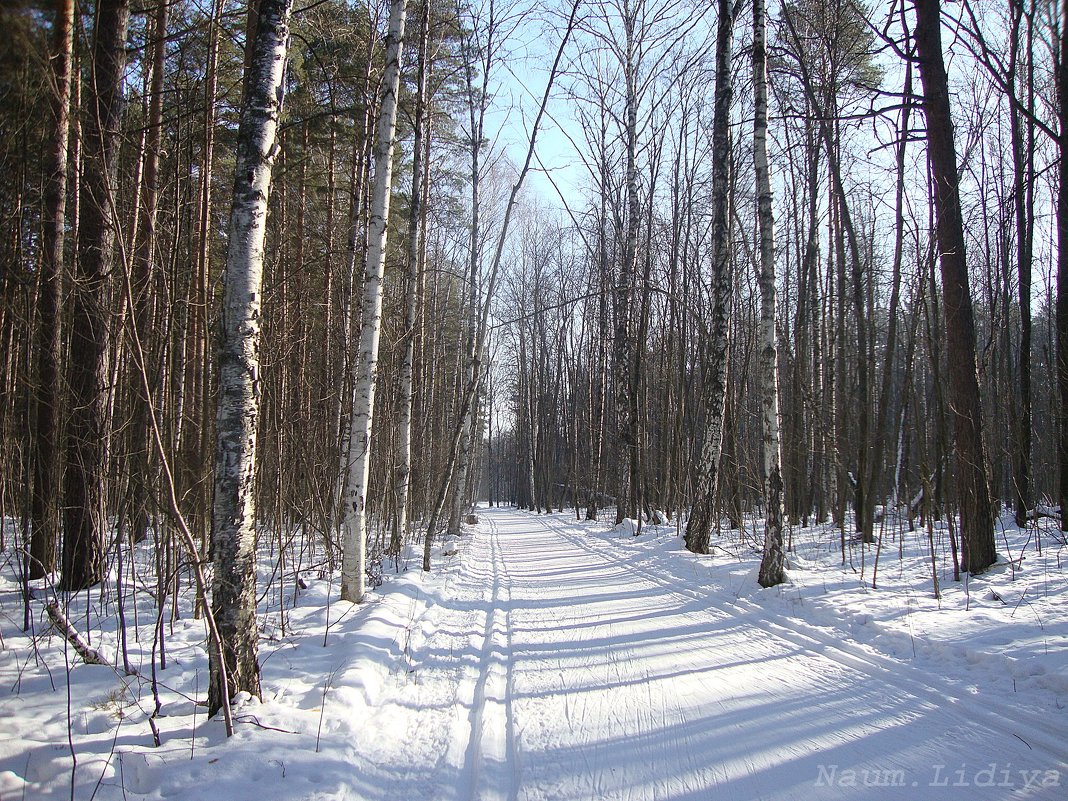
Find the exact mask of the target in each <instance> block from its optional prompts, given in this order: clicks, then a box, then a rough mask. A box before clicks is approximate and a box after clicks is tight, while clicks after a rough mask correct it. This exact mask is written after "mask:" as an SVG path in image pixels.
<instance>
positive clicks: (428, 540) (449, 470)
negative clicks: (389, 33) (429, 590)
mask: <svg viewBox="0 0 1068 801" xmlns="http://www.w3.org/2000/svg"><path fill="white" fill-rule="evenodd" d="M580 2H581V0H575V2H574V3H573V4H572V6H571V15H570V16H569V17H568V21H567V29H566V30H565V32H564V35H563V38H562V39H561V40H560V47H559V48H558V49H557V51H556V57H555V59H554V60H553V65H552V69H551V70H550V71H549V78H548V81H547V82H546V85H545V93H544V94H543V95H542V99H541V105H540V106H539V107H538V113H537V116H535V118H534V122H533V125H532V126H531V131H530V142H529V145H528V147H527V156H526V160H525V161H524V162H523V167H522V169H520V171H519V175H518V177H517V178H516V181H515V183H514V184H512V191H511V193H510V194H509V196H508V203H507V205H506V206H505V208H504V219H503V220H502V221H501V230H500V232H499V233H498V235H497V245H496V247H495V249H494V253H493V262H492V263H491V264H490V270H489V279H488V281H487V285H486V302H484V303H483V304H482V311H481V315H480V318H479V320H478V328H477V331H478V336H477V337H476V340H475V348H474V351H473V356H472V368H473V369H472V370H471V380H470V382H469V383H468V384H467V386H466V388H465V390H464V392H463V394H462V396H461V405H460V409H459V412H458V422H457V425H456V427H455V428H454V429H453V431H452V436H451V440H450V442H449V445H448V451H447V454H448V455H447V458H446V464H445V471H444V473H443V474H442V476H441V478H440V479H439V480H438V486H437V493H436V497H435V500H434V505H433V506H432V507H431V509H430V517H429V519H428V520H427V526H426V536H425V537H424V539H423V570H426V571H428V570H430V555H431V550H432V548H433V545H434V536H435V534H436V533H437V525H438V519H439V517H440V516H441V511H442V509H443V508H444V506H445V496H446V494H447V492H448V489H449V483H450V482H451V481H452V476H453V471H454V469H455V467H456V459H457V456H458V452H459V443H460V435H461V434H462V431H463V429H462V427H463V425H464V421H465V420H466V419H467V414H468V413H469V411H470V410H471V408H472V406H473V405H474V404H475V403H476V401H477V396H478V392H479V384H480V382H481V380H482V374H481V363H482V354H483V352H484V350H485V345H486V333H487V330H488V328H487V321H488V318H489V313H490V304H489V298H492V297H493V292H494V289H495V288H496V286H497V276H498V274H499V272H500V266H501V259H502V256H503V255H504V245H505V242H506V241H507V237H508V227H509V223H510V221H511V219H512V212H513V211H514V210H515V206H516V201H517V199H518V197H519V192H520V190H521V189H522V188H523V182H524V181H525V180H526V177H527V173H528V172H529V171H530V164H531V161H532V160H533V158H534V149H535V146H536V144H537V140H538V129H539V126H540V125H541V120H542V117H543V116H544V115H545V108H546V106H547V105H548V103H549V94H550V93H551V92H552V88H553V83H554V82H555V81H556V76H557V74H558V71H559V68H560V60H561V58H562V57H563V54H564V48H565V47H567V43H568V40H569V39H570V38H571V34H572V32H573V31H574V29H575V19H576V15H577V14H578V9H579V3H580Z"/></svg>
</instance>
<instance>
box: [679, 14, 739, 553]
mask: <svg viewBox="0 0 1068 801" xmlns="http://www.w3.org/2000/svg"><path fill="white" fill-rule="evenodd" d="M718 8H719V25H718V29H717V34H716V101H715V109H714V112H713V119H712V158H713V159H714V163H713V165H712V234H711V235H712V271H713V273H712V281H713V292H714V295H715V297H714V300H713V309H712V324H711V332H710V333H711V336H710V342H709V345H708V351H707V354H708V355H707V363H706V364H705V381H704V392H705V399H706V400H705V416H706V418H705V432H704V440H703V443H702V446H701V451H700V455H699V456H698V463H697V469H696V470H695V471H694V474H695V476H696V487H695V490H696V496H695V499H694V503H693V510H692V511H691V513H690V519H689V520H688V521H687V522H686V548H687V549H688V550H690V551H692V552H693V553H708V543H709V539H710V537H711V533H712V528H713V527H714V525H715V517H716V488H717V484H718V479H719V461H720V456H721V454H722V451H723V415H724V407H725V405H726V397H727V349H728V345H729V340H730V306H731V297H732V292H733V286H732V276H731V270H730V259H731V254H730V226H731V215H730V187H731V164H732V159H733V156H732V154H731V135H730V111H731V99H732V96H733V86H732V82H731V38H732V36H733V28H734V7H733V6H732V4H731V3H730V0H719V3H718Z"/></svg>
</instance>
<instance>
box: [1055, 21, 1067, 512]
mask: <svg viewBox="0 0 1068 801" xmlns="http://www.w3.org/2000/svg"><path fill="white" fill-rule="evenodd" d="M1066 21H1068V0H1061V25H1062V31H1061V36H1060V50H1059V52H1058V56H1057V74H1056V77H1057V102H1058V123H1059V125H1060V128H1059V130H1058V135H1057V148H1058V150H1059V151H1060V159H1059V160H1058V170H1057V245H1058V247H1057V311H1056V316H1057V389H1058V392H1059V394H1060V408H1059V416H1060V421H1059V422H1060V435H1059V437H1058V440H1057V443H1058V448H1057V455H1058V461H1059V462H1060V483H1059V485H1058V487H1057V490H1058V500H1059V501H1060V508H1061V530H1062V531H1068V31H1065V30H1063V27H1064V26H1065V25H1066Z"/></svg>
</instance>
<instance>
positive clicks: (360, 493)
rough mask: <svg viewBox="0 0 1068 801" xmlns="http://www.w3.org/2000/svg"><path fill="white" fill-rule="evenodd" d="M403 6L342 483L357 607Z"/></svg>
mask: <svg viewBox="0 0 1068 801" xmlns="http://www.w3.org/2000/svg"><path fill="white" fill-rule="evenodd" d="M405 10H406V5H405V0H393V3H392V4H391V6H390V12H389V30H388V32H387V34H386V66H385V71H384V73H383V76H382V105H381V107H380V110H379V115H378V127H377V130H376V131H375V186H374V194H373V195H372V197H371V215H370V220H369V222H368V230H367V256H366V260H365V261H364V275H363V317H362V320H361V323H360V352H359V356H358V364H357V367H356V378H355V383H354V387H355V389H354V399H353V407H352V418H351V421H350V427H349V460H348V474H347V477H346V480H345V499H344V500H345V544H344V550H343V552H342V557H341V598H342V600H345V601H352V602H353V603H360V602H361V601H362V600H363V599H364V595H365V594H366V591H367V581H366V575H365V567H366V562H367V484H368V478H369V476H370V468H371V426H372V423H373V421H374V407H375V385H376V383H377V379H378V342H379V337H380V334H381V330H382V278H383V274H384V272H385V265H386V232H387V229H388V224H389V195H390V189H391V187H392V183H393V146H394V137H395V135H396V128H397V93H398V91H399V89H400V59H401V47H402V40H403V39H404V17H405Z"/></svg>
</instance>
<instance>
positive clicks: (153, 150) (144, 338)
mask: <svg viewBox="0 0 1068 801" xmlns="http://www.w3.org/2000/svg"><path fill="white" fill-rule="evenodd" d="M168 3H169V0H159V4H158V5H157V6H156V11H155V14H154V18H153V30H152V50H151V53H152V57H151V58H152V83H151V90H150V99H149V106H148V125H147V130H146V131H145V152H144V173H143V176H142V183H141V213H140V217H139V230H138V233H137V250H136V253H135V254H134V269H133V276H132V281H131V284H132V288H133V303H134V309H133V323H134V325H135V326H136V327H137V336H138V340H139V341H140V342H141V343H142V345H143V346H144V345H146V344H147V343H148V342H149V341H150V330H149V329H150V327H151V324H152V293H151V286H152V277H153V273H154V272H155V265H156V209H157V206H158V204H159V159H160V137H161V133H162V128H163V68H164V57H165V56H166V51H167V47H166V44H167V9H168ZM145 369H146V370H147V369H148V364H146V365H145ZM149 379H150V380H149V381H148V382H143V381H141V380H140V378H136V379H135V380H134V382H133V383H134V409H133V419H132V421H131V428H132V431H131V437H130V439H131V443H132V447H131V453H130V476H129V479H130V485H131V495H132V498H131V500H132V508H131V510H130V515H131V519H132V523H133V537H134V541H135V542H140V541H141V540H143V539H144V538H145V536H146V534H147V531H148V507H149V497H150V494H151V486H150V485H151V476H150V473H149V465H148V454H149V453H150V452H151V449H152V442H151V439H150V434H149V422H150V421H149V409H148V404H149V403H151V401H152V399H151V398H150V397H149V390H151V389H154V386H155V383H156V382H155V380H154V377H153V376H149ZM146 383H147V385H148V387H147V388H146V386H145V384H146Z"/></svg>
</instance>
